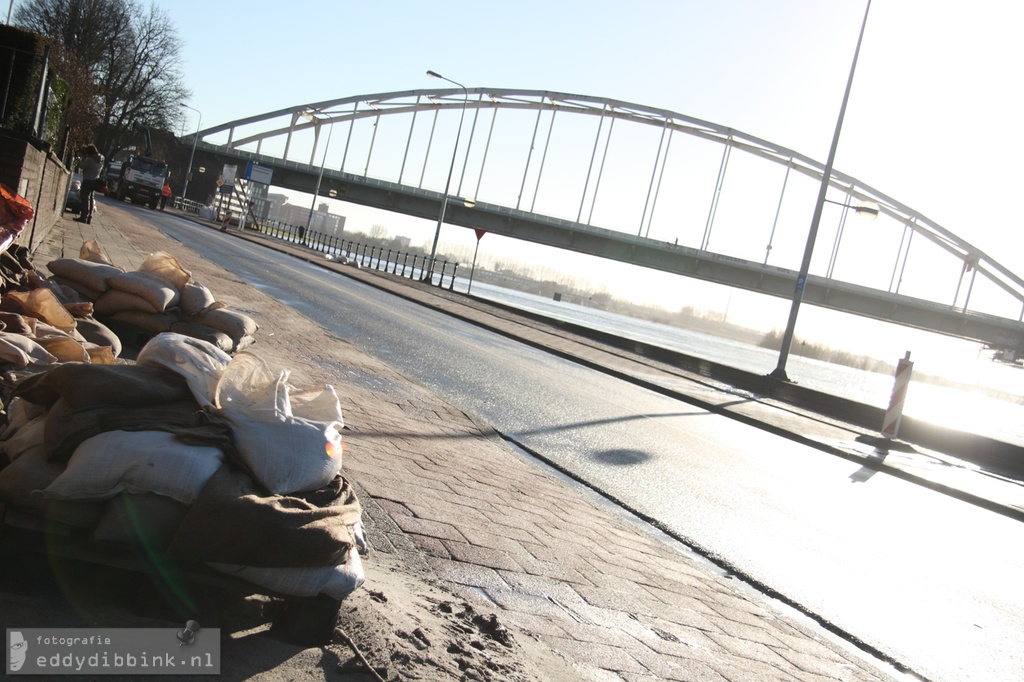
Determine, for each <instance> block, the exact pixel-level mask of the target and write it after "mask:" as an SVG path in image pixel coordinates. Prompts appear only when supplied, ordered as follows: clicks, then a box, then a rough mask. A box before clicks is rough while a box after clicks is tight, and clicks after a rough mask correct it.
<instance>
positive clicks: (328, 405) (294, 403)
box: [210, 351, 344, 495]
mask: <svg viewBox="0 0 1024 682" xmlns="http://www.w3.org/2000/svg"><path fill="white" fill-rule="evenodd" d="M288 376H289V372H288V371H287V370H284V371H280V372H275V371H274V370H272V369H271V368H270V367H269V366H268V365H267V364H266V363H265V362H264V361H263V360H262V359H261V358H260V357H258V356H256V355H254V354H253V353H252V352H250V351H242V352H241V353H239V354H238V355H236V356H235V357H234V358H232V359H231V361H230V362H229V363H228V366H227V367H226V368H225V369H224V371H223V373H222V374H221V377H220V381H219V382H218V383H217V391H216V393H215V398H214V407H213V408H211V409H210V411H211V412H212V413H213V414H216V415H218V416H220V417H222V418H223V419H224V420H225V421H227V422H228V424H230V425H231V429H232V431H233V432H234V437H235V446H236V447H237V449H238V453H239V455H240V456H241V457H242V459H243V460H244V461H245V463H246V464H247V465H248V467H249V469H250V471H251V472H252V474H253V476H255V477H256V479H257V480H258V481H259V482H260V483H261V484H263V485H264V486H265V487H266V488H267V489H268V490H270V492H272V493H277V494H281V495H288V494H291V493H296V492H304V491H308V490H317V489H318V488H322V487H323V486H325V485H327V484H328V483H330V482H331V481H332V480H333V479H334V477H335V476H336V475H337V474H338V472H339V471H340V470H341V455H342V444H341V430H342V429H343V428H344V422H343V420H342V415H341V403H340V402H339V401H338V396H337V394H336V393H335V392H334V388H333V387H332V386H326V385H325V386H322V387H320V388H318V389H313V390H305V391H296V390H295V389H294V388H293V387H291V386H289V385H288Z"/></svg>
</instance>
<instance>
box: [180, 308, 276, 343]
mask: <svg viewBox="0 0 1024 682" xmlns="http://www.w3.org/2000/svg"><path fill="white" fill-rule="evenodd" d="M186 321H187V322H197V323H199V324H205V325H206V326H207V327H213V328H214V329H219V330H220V331H222V332H224V333H225V334H227V335H228V336H230V337H231V340H232V341H234V342H235V343H238V341H240V340H241V339H242V338H243V337H245V336H252V335H254V334H255V333H256V330H257V329H259V325H257V324H256V321H255V320H254V319H252V318H251V317H249V316H248V315H246V314H245V313H240V312H238V311H237V310H231V309H230V308H215V309H213V310H207V311H206V312H204V313H203V314H202V315H197V316H195V317H191V318H187V319H186Z"/></svg>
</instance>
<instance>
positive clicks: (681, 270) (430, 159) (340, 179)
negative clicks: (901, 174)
mask: <svg viewBox="0 0 1024 682" xmlns="http://www.w3.org/2000/svg"><path fill="white" fill-rule="evenodd" d="M336 129H337V131H338V133H339V134H338V135H336V136H335V135H334V131H335V130H336ZM325 133H326V135H325ZM332 137H333V138H334V144H333V145H332ZM342 140H343V143H342ZM182 142H183V143H184V144H189V145H195V146H194V148H195V149H196V155H197V158H205V159H209V160H210V161H211V162H212V163H219V162H224V163H237V162H239V161H241V162H243V163H245V162H246V161H249V162H253V163H257V164H259V165H261V166H268V167H270V168H272V169H273V171H274V180H273V184H274V185H275V186H280V187H284V188H288V189H294V190H301V191H305V192H309V193H313V192H314V191H319V193H320V194H321V195H324V196H330V197H335V198H338V199H343V200H345V201H349V202H352V203H357V204H364V205H368V206H375V207H378V208H384V209H387V210H391V211H395V212H400V213H405V214H408V215H414V216H419V217H422V218H428V219H433V220H437V215H438V213H439V209H440V202H441V201H442V200H444V201H446V202H447V204H448V206H449V208H448V209H447V213H446V219H447V222H449V223H451V224H454V225H462V226H464V227H474V228H481V229H484V230H486V231H489V232H494V233H497V234H502V235H505V236H509V237H513V238H516V239H522V240H525V241H529V242H534V243H539V244H545V245H549V246H555V247H558V248H563V249H569V250H573V251H578V252H581V253H587V254H590V255H595V256H599V257H602V258H608V259H614V260H618V261H622V262H627V263H633V264H636V265H639V266H643V267H648V268H654V269H657V270H661V271H665V272H671V273H676V274H680V275H684V276H688V277H695V278H699V279H703V280H707V281H712V282H716V283H719V284H723V285H728V286H734V287H740V288H744V289H748V290H752V291H756V292H760V293H763V294H767V295H773V296H778V297H784V298H790V297H792V296H793V291H794V287H795V284H796V279H797V272H796V269H797V267H798V265H799V263H800V260H801V256H802V253H803V249H804V246H805V241H806V238H807V231H808V226H809V224H810V220H811V214H812V212H813V208H814V204H815V199H816V195H817V191H818V188H819V186H820V183H821V178H822V175H823V173H824V166H823V164H820V163H818V162H816V161H814V160H812V159H810V158H808V157H806V156H804V155H802V154H800V153H798V152H795V151H793V150H790V149H786V148H784V147H781V146H779V145H775V144H772V143H770V142H767V141H765V140H762V139H759V138H756V137H753V136H751V135H747V134H745V133H742V132H740V131H737V130H734V129H731V128H728V127H725V126H722V125H718V124H714V123H709V122H707V121H702V120H700V119H696V118H693V117H690V116H685V115H683V114H679V113H676V112H672V111H668V110H665V109H658V108H653V107H648V106H642V105H637V104H632V103H628V102H623V101H618V100H613V99H607V98H602V97H589V96H583V95H573V94H565V93H556V92H546V91H533V90H508V89H491V88H467V89H463V88H443V89H422V90H409V91H403V92H388V93H378V94H369V95H355V96H350V97H343V98H340V99H334V100H328V101H323V102H314V103H309V104H301V105H297V106H294V107H289V108H286V109H280V110H277V111H272V112H268V113H264V114H259V115H256V116H251V117H248V118H244V119H239V120H237V121H231V122H228V123H224V124H221V125H216V126H213V127H210V128H206V129H204V130H201V131H197V132H196V133H195V135H193V136H186V137H184V138H183V139H182ZM195 165H198V163H197V164H194V166H195ZM828 197H829V198H828V199H827V201H828V202H829V203H828V204H826V209H827V210H826V212H825V214H824V215H823V217H822V222H821V228H820V231H819V240H818V244H817V248H816V250H815V254H814V258H813V259H812V262H811V268H810V273H809V275H808V278H807V282H806V288H805V290H804V302H805V303H808V304H811V305H818V306H822V307H826V308H831V309H835V310H840V311H843V312H847V313H851V314H856V315H863V316H867V317H872V318H875V319H881V320H885V321H889V322H894V323H897V324H902V325H906V326H912V327H916V328H921V329H926V330H929V331H933V332H938V333H942V334H947V335H952V336H958V337H961V338H967V339H973V340H977V341H980V342H983V343H985V344H987V345H989V346H991V347H994V348H1000V349H1007V350H1013V351H1016V352H1017V353H1018V354H1020V355H1024V280H1022V278H1021V277H1020V276H1018V275H1016V274H1014V273H1013V272H1011V271H1010V270H1009V269H1007V268H1006V267H1004V266H1002V265H1001V264H1000V263H998V262H997V261H996V260H994V259H993V258H992V257H991V256H989V255H988V254H986V253H984V252H983V251H982V250H981V249H979V248H977V247H975V246H974V245H972V244H970V243H969V242H968V241H967V240H965V239H963V238H962V237H959V236H958V235H956V234H954V233H953V232H952V231H950V230H948V229H946V228H944V227H942V226H941V225H938V224H937V223H935V222H934V221H932V220H929V219H928V218H927V217H926V216H924V215H922V214H921V213H920V212H918V211H915V210H914V209H911V208H910V207H908V206H906V205H904V204H902V203H900V202H899V201H896V200H895V199H893V198H891V197H889V196H887V195H885V194H883V193H882V192H880V191H878V190H876V189H874V188H872V187H870V186H868V185H867V184H865V183H863V182H861V181H859V180H857V179H856V178H853V177H850V176H848V175H845V174H843V173H841V172H839V171H835V170H833V171H832V174H831V177H830V179H829V194H828ZM455 198H458V199H459V201H457V202H456V201H453V199H455ZM463 199H472V202H471V203H472V208H467V207H466V206H464V205H463V202H462V200H463ZM468 205H469V204H468V203H467V206H468ZM861 207H869V208H870V209H872V210H871V212H872V213H874V210H873V209H874V208H875V207H877V220H876V221H873V222H872V223H871V224H870V225H866V224H865V225H866V226H865V225H861V224H860V223H859V221H858V222H855V221H854V220H853V219H851V220H850V221H849V222H847V218H848V217H850V216H851V215H855V214H857V213H858V211H857V209H858V208H861ZM830 236H831V238H832V244H831V248H828V245H827V243H826V242H825V240H826V239H827V238H828V237H830Z"/></svg>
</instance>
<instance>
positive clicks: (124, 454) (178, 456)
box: [43, 431, 224, 504]
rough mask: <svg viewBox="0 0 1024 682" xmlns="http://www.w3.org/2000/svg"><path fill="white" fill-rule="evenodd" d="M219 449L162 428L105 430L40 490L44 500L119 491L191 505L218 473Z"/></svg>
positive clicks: (95, 496)
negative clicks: (179, 437) (190, 442)
mask: <svg viewBox="0 0 1024 682" xmlns="http://www.w3.org/2000/svg"><path fill="white" fill-rule="evenodd" d="M223 459H224V454H223V453H222V452H221V451H220V449H218V448H214V447H207V446H200V445H186V444H184V443H182V442H181V441H179V440H177V439H176V438H175V437H174V434H172V433H166V432H163V431H108V432H106V433H101V434H99V435H97V436H93V437H92V438H89V439H88V440H85V441H83V442H82V443H81V445H79V446H78V447H77V448H75V453H74V454H73V455H72V456H71V459H70V460H68V465H67V468H65V469H64V472H63V473H61V475H60V476H58V477H57V479H56V480H55V481H53V483H51V484H50V485H48V486H47V487H46V488H45V489H44V490H43V495H44V497H46V498H47V499H67V500H107V499H110V498H112V497H114V496H115V495H117V494H118V493H119V492H121V491H122V490H124V491H127V492H129V493H155V494H157V495H165V496H167V497H170V498H172V499H175V500H177V501H178V502H181V503H183V504H192V502H193V501H195V499H196V497H197V496H198V495H199V492H200V491H201V490H202V489H203V486H204V485H206V482H207V481H209V480H210V478H211V477H212V476H213V475H214V474H215V473H217V469H219V468H220V465H221V463H222V462H223Z"/></svg>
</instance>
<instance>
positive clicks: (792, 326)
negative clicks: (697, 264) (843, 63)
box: [768, 0, 871, 381]
mask: <svg viewBox="0 0 1024 682" xmlns="http://www.w3.org/2000/svg"><path fill="white" fill-rule="evenodd" d="M870 10H871V0H868V2H867V6H866V7H865V8H864V21H863V22H862V23H861V25H860V35H859V36H858V37H857V47H856V49H855V50H854V51H853V63H852V64H850V77H849V78H848V79H847V81H846V92H845V93H844V94H843V104H842V106H840V107H839V119H838V120H837V121H836V130H835V133H834V134H833V135H832V147H831V148H830V149H829V152H828V161H826V162H825V169H824V170H823V171H822V174H821V187H820V188H819V189H818V201H817V203H816V204H815V206H814V216H813V217H812V218H811V228H810V231H809V232H808V234H807V244H806V246H805V247H804V257H803V260H802V261H801V263H800V272H799V273H798V274H797V277H796V288H795V290H794V291H793V303H792V306H791V307H790V309H789V320H788V321H787V322H786V331H785V333H784V334H783V336H782V348H781V349H780V350H779V361H778V364H777V365H776V367H775V369H774V370H773V371H772V373H771V374H769V375H768V376H770V377H771V378H773V379H779V380H781V381H789V376H788V375H787V374H786V362H787V361H788V360H789V351H790V349H791V348H792V346H793V335H794V333H795V331H796V317H797V313H799V312H800V303H801V302H802V301H803V297H804V288H805V287H806V286H807V275H808V272H809V271H810V269H811V255H812V254H813V253H814V241H815V239H817V237H818V225H819V223H821V213H822V209H823V208H824V207H825V201H826V199H825V193H826V192H828V187H829V181H830V180H831V179H832V164H833V163H834V162H835V159H836V148H837V147H838V146H839V132H840V130H842V128H843V117H844V116H845V115H846V103H847V102H848V101H849V99H850V89H851V88H852V87H853V73H854V71H856V69H857V57H858V56H859V55H860V44H861V42H862V41H863V40H864V28H865V27H866V26H867V24H868V12H869V11H870Z"/></svg>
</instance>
